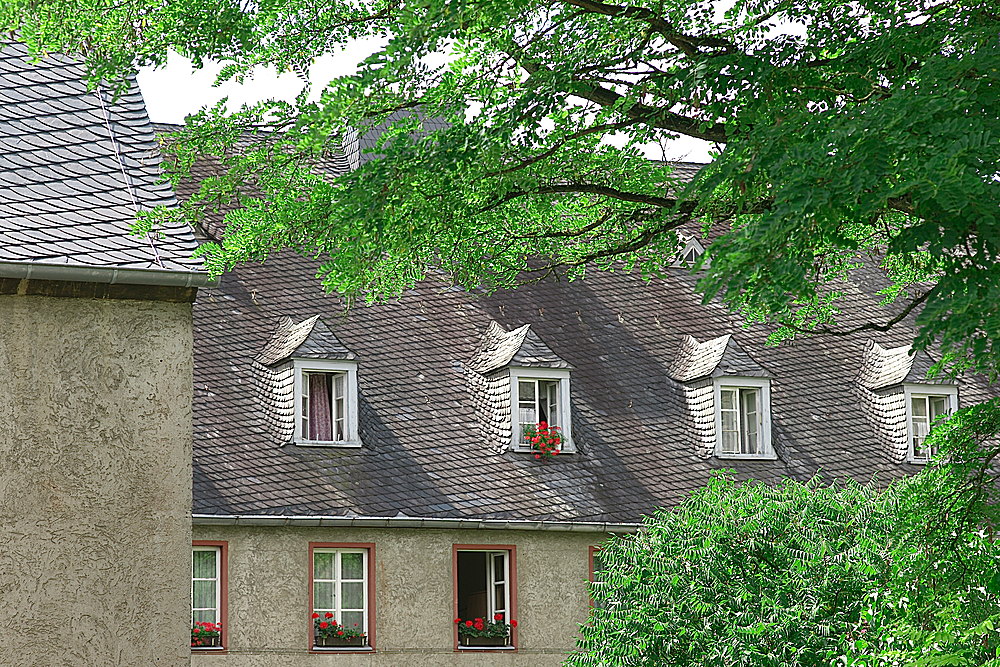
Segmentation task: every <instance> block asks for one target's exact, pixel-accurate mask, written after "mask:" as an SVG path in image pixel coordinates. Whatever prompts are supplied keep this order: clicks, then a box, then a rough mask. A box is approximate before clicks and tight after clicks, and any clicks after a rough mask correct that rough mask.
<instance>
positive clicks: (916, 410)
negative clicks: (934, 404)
mask: <svg viewBox="0 0 1000 667" xmlns="http://www.w3.org/2000/svg"><path fill="white" fill-rule="evenodd" d="M910 405H911V406H912V408H913V416H914V417H926V416H927V401H926V399H925V398H924V397H923V396H914V397H913V398H912V399H911V401H910Z"/></svg>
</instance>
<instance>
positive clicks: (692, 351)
mask: <svg viewBox="0 0 1000 667" xmlns="http://www.w3.org/2000/svg"><path fill="white" fill-rule="evenodd" d="M667 374H668V375H670V377H672V378H673V379H674V380H677V381H678V382H692V381H694V380H699V379H701V378H706V377H722V376H737V377H764V378H766V377H770V374H769V373H768V372H767V371H766V370H764V368H763V367H762V366H761V365H760V364H758V363H757V362H756V361H754V359H753V357H751V356H750V355H749V354H747V352H746V351H745V350H744V349H743V348H742V347H740V344H739V343H737V342H736V340H735V339H734V338H733V337H732V336H731V335H730V334H726V335H725V336H719V337H718V338H712V339H711V340H706V341H705V342H704V343H699V342H698V340H697V339H696V338H694V336H684V339H683V340H682V341H681V345H680V347H679V348H678V350H677V354H676V356H674V360H673V362H672V363H671V364H670V367H669V368H668V369H667Z"/></svg>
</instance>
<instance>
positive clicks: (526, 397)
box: [510, 368, 573, 452]
mask: <svg viewBox="0 0 1000 667" xmlns="http://www.w3.org/2000/svg"><path fill="white" fill-rule="evenodd" d="M510 384H511V389H512V392H511V394H512V396H511V414H512V415H514V416H515V418H516V423H515V424H514V425H513V426H514V428H513V429H511V431H512V432H511V446H512V447H513V448H514V449H515V450H516V451H523V452H530V451H531V443H529V442H528V440H527V438H526V437H525V431H526V430H527V429H528V428H529V427H532V426H537V425H538V424H540V423H542V422H545V423H546V424H547V425H548V426H549V427H550V428H551V427H553V426H558V427H559V431H560V433H561V434H562V443H563V444H562V449H561V451H562V452H567V451H573V438H572V422H571V421H570V419H569V417H570V407H569V371H560V370H556V369H551V368H512V369H510Z"/></svg>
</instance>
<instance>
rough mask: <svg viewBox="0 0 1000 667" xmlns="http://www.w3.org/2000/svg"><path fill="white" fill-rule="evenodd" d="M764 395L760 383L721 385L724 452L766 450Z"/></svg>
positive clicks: (756, 452)
mask: <svg viewBox="0 0 1000 667" xmlns="http://www.w3.org/2000/svg"><path fill="white" fill-rule="evenodd" d="M761 397H762V392H761V390H760V388H759V387H721V388H720V389H719V417H720V419H719V422H720V428H721V431H722V432H721V433H720V440H721V442H720V445H721V446H720V449H721V452H722V453H723V454H741V455H749V456H760V455H763V454H764V453H765V451H764V448H765V443H764V441H763V436H762V431H763V410H762V405H761Z"/></svg>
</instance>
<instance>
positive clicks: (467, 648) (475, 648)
mask: <svg viewBox="0 0 1000 667" xmlns="http://www.w3.org/2000/svg"><path fill="white" fill-rule="evenodd" d="M456 648H457V650H459V651H514V650H516V649H517V647H516V646H463V645H461V644H459V645H458V646H457V647H456Z"/></svg>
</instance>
